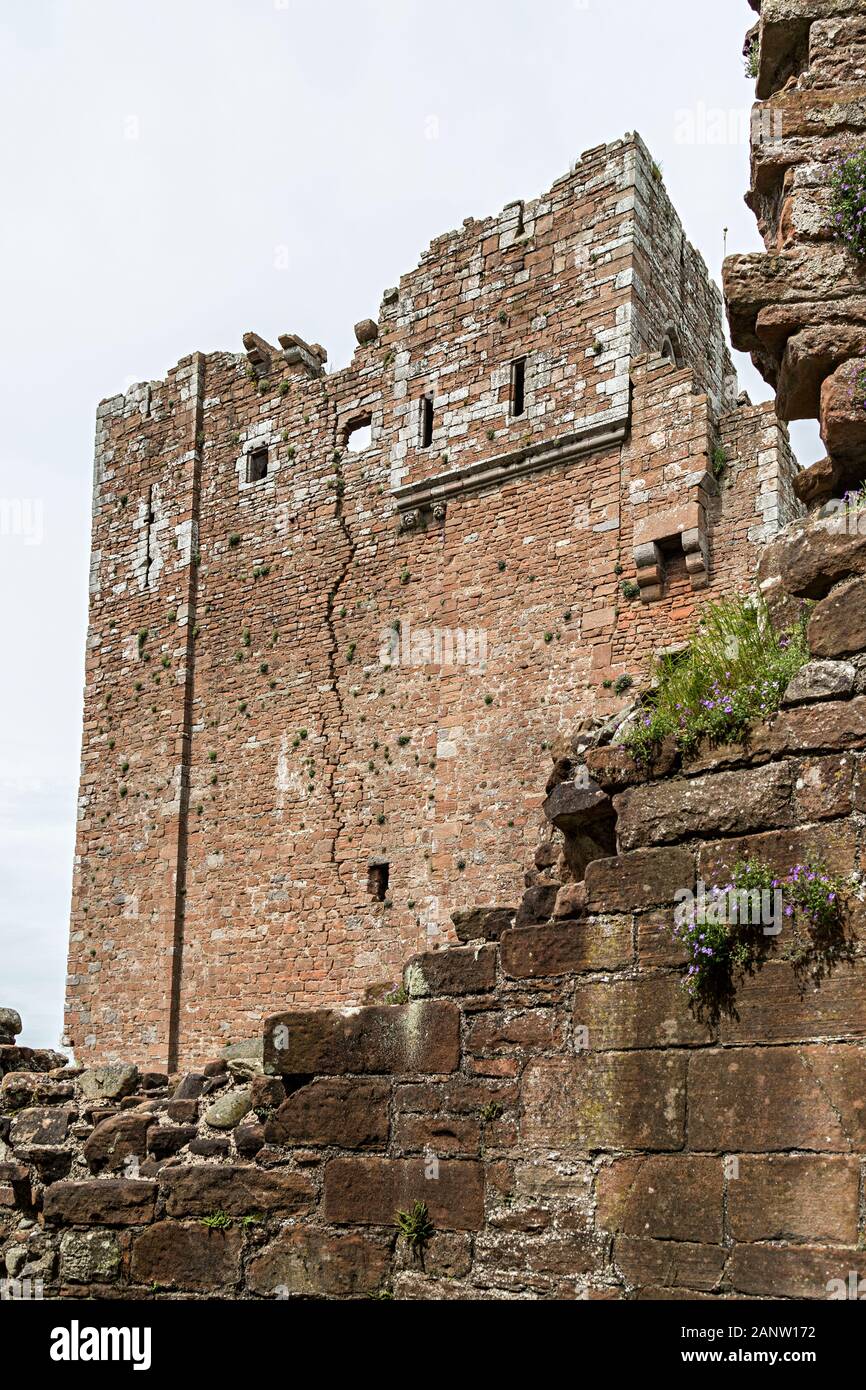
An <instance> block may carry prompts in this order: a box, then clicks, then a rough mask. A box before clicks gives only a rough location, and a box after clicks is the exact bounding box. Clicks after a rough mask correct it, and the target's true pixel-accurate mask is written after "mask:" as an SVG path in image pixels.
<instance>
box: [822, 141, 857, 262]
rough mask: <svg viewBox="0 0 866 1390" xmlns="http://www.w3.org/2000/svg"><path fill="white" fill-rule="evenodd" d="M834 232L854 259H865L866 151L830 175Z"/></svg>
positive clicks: (841, 165)
mask: <svg viewBox="0 0 866 1390" xmlns="http://www.w3.org/2000/svg"><path fill="white" fill-rule="evenodd" d="M830 189H831V194H832V198H831V203H830V216H831V220H832V224H833V230H834V232H835V233H836V236H837V237H838V238H839V240H840V241H842V242H843V243H844V245H845V246H846V247H847V249H848V250H849V251H851V252H853V254H854V255H855V256H863V257H866V150H861V151H860V152H859V154H854V155H850V156H849V157H848V158H847V159H842V160H840V161H839V163H838V164H837V165H836V166H835V168H834V170H833V173H832V174H831V176H830Z"/></svg>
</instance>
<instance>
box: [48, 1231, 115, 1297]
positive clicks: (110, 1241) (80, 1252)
mask: <svg viewBox="0 0 866 1390" xmlns="http://www.w3.org/2000/svg"><path fill="white" fill-rule="evenodd" d="M119 1273H120V1246H119V1244H118V1240H117V1236H115V1235H112V1234H111V1233H110V1232H109V1231H65V1232H64V1233H63V1235H62V1236H61V1238H60V1278H61V1279H63V1280H66V1281H68V1282H69V1283H70V1284H97V1283H103V1282H104V1283H110V1282H112V1281H113V1280H115V1279H116V1278H117V1277H118V1275H119Z"/></svg>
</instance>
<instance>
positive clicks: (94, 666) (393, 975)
mask: <svg viewBox="0 0 866 1390" xmlns="http://www.w3.org/2000/svg"><path fill="white" fill-rule="evenodd" d="M720 314H721V304H720V297H719V294H718V291H717V289H716V288H715V287H714V286H713V285H712V283H711V282H710V281H709V279H708V277H707V274H706V268H705V267H704V266H703V263H702V262H701V260H700V257H699V256H698V254H697V253H696V252H695V251H694V249H693V248H692V247H691V246H690V245H689V243H688V241H687V240H686V238H685V236H684V234H683V230H682V227H681V226H680V223H679V220H678V219H677V217H676V214H675V213H674V211H673V209H672V207H671V205H670V202H669V200H668V198H667V194H666V192H665V190H664V186H663V183H662V181H661V178H660V175H659V170H658V168H657V167H656V166H654V165H653V162H652V159H651V158H650V155H649V153H648V151H647V150H646V148H645V146H644V145H643V143H642V142H641V141H640V139H639V138H638V137H628V138H627V139H625V140H621V141H617V142H615V143H614V144H612V145H609V146H603V147H599V148H598V149H595V150H592V151H588V152H587V153H586V154H585V155H584V156H583V157H582V158H581V160H579V161H578V163H577V164H576V165H575V168H574V169H573V170H572V171H571V173H570V174H569V175H567V176H566V177H564V178H563V179H560V180H559V181H558V182H557V183H556V184H555V185H554V187H553V188H552V189H551V190H550V191H549V192H548V193H547V194H545V195H544V196H543V197H542V198H540V199H538V200H536V201H535V202H534V203H531V204H527V205H526V206H525V207H523V206H522V205H520V204H512V205H510V206H509V207H508V208H506V209H505V210H504V212H503V213H502V214H501V215H499V216H498V217H493V218H488V219H486V220H484V221H473V220H470V221H469V222H468V223H467V224H466V225H465V226H464V227H463V228H462V229H460V230H459V231H458V232H455V233H452V234H449V235H448V236H446V237H442V238H438V239H437V240H436V241H435V242H434V243H433V245H432V246H431V248H430V250H429V252H428V253H427V254H426V255H425V256H424V258H423V259H422V262H421V264H420V266H419V267H418V268H417V269H416V270H414V271H413V272H411V273H410V274H409V275H407V276H405V277H403V279H402V280H401V282H400V285H399V286H398V287H396V288H395V289H394V290H393V291H388V292H386V294H385V297H384V300H383V304H382V306H381V310H380V313H379V317H378V320H377V322H373V321H365V322H364V323H362V324H359V325H358V338H359V346H358V350H357V352H356V354H355V357H354V359H353V361H352V363H351V365H350V366H349V367H348V368H346V369H345V370H343V371H340V372H335V373H333V374H331V375H325V373H324V358H325V354H324V350H323V349H321V348H320V347H319V346H318V345H316V344H313V345H310V344H307V343H304V342H303V341H302V340H301V339H299V338H297V337H295V336H292V335H283V337H282V338H281V339H280V347H276V346H272V345H271V344H269V343H267V342H265V341H264V340H263V339H262V338H260V337H258V336H257V335H256V334H247V335H246V337H245V347H246V351H245V353H242V354H230V353H211V354H207V355H204V354H195V355H193V356H192V357H190V358H188V359H185V360H184V361H183V362H182V363H180V364H179V366H178V367H177V368H176V369H174V370H173V371H172V372H170V373H169V375H168V378H167V380H166V381H164V382H152V383H147V384H144V385H142V386H140V387H136V388H133V389H132V390H131V391H130V392H128V393H127V395H126V396H122V397H116V398H114V399H112V400H109V401H106V402H104V403H103V405H102V406H101V407H100V410H99V414H98V426H97V450H96V471H95V482H94V515H93V565H92V592H91V610H90V627H89V634H88V653H87V669H86V691H85V716H84V739H83V752H82V775H81V792H80V802H79V825H78V839H77V851H76V869H75V882H74V897H73V910H72V928H71V940H70V954H69V982H68V992H67V1042H68V1044H69V1045H70V1046H72V1047H73V1048H74V1050H75V1053H76V1056H77V1057H78V1058H79V1059H80V1060H82V1061H83V1062H85V1063H87V1062H91V1061H101V1060H110V1059H132V1060H135V1061H137V1062H140V1063H142V1064H143V1065H147V1066H152V1067H155V1068H165V1067H166V1066H171V1067H172V1068H174V1067H176V1066H177V1065H179V1063H180V1062H181V1061H183V1062H187V1063H190V1064H191V1063H198V1062H202V1061H204V1060H206V1059H207V1058H208V1057H210V1056H212V1055H213V1054H214V1052H216V1051H218V1050H219V1048H220V1046H222V1045H223V1044H225V1043H227V1042H230V1041H232V1040H236V1039H238V1038H244V1037H249V1036H251V1035H252V1034H253V1033H255V1032H256V1031H257V1030H258V1029H260V1027H261V1022H262V1019H263V1018H264V1017H265V1016H266V1014H267V1013H269V1012H273V1011H275V1010H277V1009H278V1008H281V1007H283V1006H284V1005H285V1004H286V1003H291V1004H295V1005H298V1006H302V1005H305V1004H308V1005H310V1006H313V1005H315V1004H322V1003H327V1004H331V1003H342V1004H347V1003H360V1002H362V1001H363V1000H364V997H365V991H366V990H367V989H368V988H369V987H371V986H377V985H382V984H386V983H390V984H391V985H394V984H396V983H397V982H398V981H399V976H400V970H401V967H402V962H403V961H404V959H405V958H406V956H407V955H408V954H411V953H412V952H413V951H417V950H420V949H422V948H424V947H427V946H431V945H436V944H438V943H440V942H442V941H445V940H448V939H451V940H453V939H454V937H453V929H452V926H451V922H450V915H449V914H450V911H451V910H452V909H453V908H455V907H457V908H459V907H461V906H469V905H471V904H472V903H474V902H477V901H479V900H482V899H485V898H486V899H490V898H498V897H502V896H504V899H505V900H506V901H509V900H513V898H514V895H515V893H516V891H517V889H518V887H519V884H520V877H521V874H522V871H523V866H524V864H525V861H526V858H527V855H528V854H529V853H531V851H532V849H533V847H534V844H535V842H536V840H537V838H538V834H539V831H540V828H541V816H540V811H539V802H540V795H539V787H538V767H539V765H540V763H541V762H542V761H543V759H544V756H545V745H548V744H551V743H554V742H556V741H557V740H558V739H560V738H566V739H567V738H568V737H569V736H570V734H571V732H572V731H573V729H574V728H575V727H576V726H578V725H579V724H581V722H588V721H592V720H595V719H604V718H606V717H608V716H609V715H611V714H613V713H615V712H616V711H617V710H619V709H620V708H622V707H623V705H624V703H625V702H626V699H627V698H629V697H624V695H623V694H622V686H623V685H627V684H628V683H629V682H634V681H636V680H637V679H638V677H639V676H640V674H641V672H642V671H644V670H645V668H646V666H647V664H648V662H649V660H650V658H651V656H652V654H653V652H654V651H656V650H657V649H658V648H660V647H665V646H670V645H673V644H675V643H677V642H681V641H682V640H683V639H684V638H685V637H686V636H687V634H688V632H689V630H690V628H691V626H692V624H693V621H694V618H695V615H696V612H697V611H698V608H699V606H700V604H701V602H703V601H704V599H705V598H707V597H718V596H720V595H721V594H723V593H727V592H730V591H732V590H736V589H744V588H748V587H749V585H750V584H751V582H752V578H753V573H754V567H755V563H756V559H757V550H756V546H757V544H758V543H759V542H760V541H762V540H764V539H766V538H767V537H769V536H772V535H773V534H775V532H776V531H777V530H778V529H779V527H780V526H782V525H783V524H784V523H785V522H786V521H787V520H788V519H789V518H790V517H791V516H792V515H794V514H796V511H797V510H798V507H799V504H798V503H797V502H796V499H795V498H794V497H793V493H792V481H793V478H794V476H795V474H796V471H797V470H796V464H795V463H794V461H793V459H792V457H791V453H790V449H789V446H788V441H787V435H786V432H785V430H784V428H783V427H780V426H779V425H778V423H777V421H776V419H775V416H774V415H773V413H772V409H771V408H770V407H769V406H759V407H753V406H750V405H749V404H748V402H747V401H746V400H745V399H742V400H739V401H738V399H737V394H736V389H735V385H734V384H733V382H734V379H733V376H732V372H731V366H730V361H729V358H728V354H727V351H726V349H725V346H724V341H723V336H722V330H721V321H720ZM662 348H664V349H665V354H666V355H662V353H661V351H660V350H661V349H662ZM518 358H525V369H526V376H525V392H524V406H525V409H524V411H523V413H522V414H521V415H515V414H514V411H513V409H512V401H511V372H512V364H513V363H514V361H515V360H516V359H518ZM424 397H430V399H431V401H432V411H433V416H432V431H431V440H430V444H429V447H422V440H421V438H420V436H419V427H420V420H419V415H418V412H419V409H420V406H421V401H422V399H423V398H424ZM365 420H369V422H370V425H371V429H372V438H371V441H370V443H369V445H368V447H366V448H365V449H364V450H363V451H361V452H354V451H353V449H352V447H351V443H352V439H353V437H354V433H353V432H356V427H357V426H359V425H361V424H362V423H363V422H364V421H365ZM257 450H265V451H266V452H267V462H266V468H267V471H266V473H265V474H264V476H263V477H261V478H260V479H258V480H257V481H256V480H253V479H252V477H251V476H250V470H251V469H252V465H253V461H254V459H255V457H256V451H257ZM623 586H626V587H625V589H624V588H623ZM437 634H439V636H438V637H437V636H436V635H437ZM467 634H468V635H467ZM437 641H438V642H439V648H437V646H436V642H437ZM443 643H444V647H443ZM449 643H450V644H451V648H450V653H449V646H448V644H449ZM461 643H462V646H461ZM617 682H620V690H619V691H618V690H617ZM384 865H387V866H388V884H387V888H386V889H384V890H383V891H382V892H381V893H378V892H375V893H372V894H371V892H370V891H369V885H370V881H371V877H372V879H373V880H374V883H373V886H374V887H375V880H376V877H377V874H378V873H379V871H380V870H382V871H383V866H384ZM371 869H372V870H373V871H374V873H373V874H372V876H371Z"/></svg>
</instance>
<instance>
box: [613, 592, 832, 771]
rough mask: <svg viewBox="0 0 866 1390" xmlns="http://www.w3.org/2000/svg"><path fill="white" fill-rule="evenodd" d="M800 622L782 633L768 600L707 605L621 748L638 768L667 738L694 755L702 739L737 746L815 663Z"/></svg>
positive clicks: (663, 665) (659, 673) (663, 666)
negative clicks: (810, 662) (810, 663)
mask: <svg viewBox="0 0 866 1390" xmlns="http://www.w3.org/2000/svg"><path fill="white" fill-rule="evenodd" d="M805 619H806V613H805V611H804V613H803V616H802V620H801V622H800V623H798V624H797V625H796V626H795V627H794V628H792V629H790V630H789V631H787V632H781V633H780V632H777V631H776V629H775V628H774V627H773V624H772V622H771V621H770V615H769V612H768V611H767V606H766V603H765V602H764V600H763V599H762V598H760V597H758V598H757V599H755V600H752V599H745V598H739V597H738V598H733V599H727V600H725V601H724V602H722V603H708V604H707V605H706V606H705V608H704V610H703V612H702V614H701V620H700V624H699V627H698V630H697V632H696V633H695V635H694V637H693V638H692V640H691V642H690V643H689V645H688V647H687V649H686V650H685V651H684V652H682V653H680V654H679V655H678V656H677V657H675V658H670V657H665V658H664V659H663V660H662V661H661V662H660V664H659V666H658V667H657V670H656V673H655V685H654V688H653V690H652V691H651V692H650V694H649V695H648V696H647V697H646V701H645V706H644V708H642V709H640V710H639V711H638V713H637V715H636V717H635V719H634V720H633V722H632V723H631V724H630V725H629V726H628V728H627V731H626V732H625V734H624V736H623V742H624V744H625V746H626V747H627V748H628V750H629V751H630V752H631V754H632V756H633V757H634V758H635V759H636V760H637V761H638V762H651V761H652V758H653V756H654V754H655V752H656V750H657V749H658V747H659V745H660V744H661V742H662V740H663V739H665V738H673V739H674V741H675V743H676V745H677V748H678V749H679V751H680V752H681V753H683V754H685V755H686V756H688V755H690V754H693V753H694V752H695V751H696V750H697V748H698V745H699V744H700V743H701V741H702V740H703V739H708V740H709V741H710V742H711V743H735V742H738V741H740V740H742V739H743V738H745V736H746V734H747V732H748V729H749V726H750V724H753V723H755V722H756V721H758V720H761V719H767V718H768V717H769V716H770V715H771V714H775V712H776V710H777V709H778V708H779V705H780V703H781V699H782V696H783V694H784V692H785V690H786V688H787V686H788V684H789V683H790V681H791V680H792V679H793V677H794V676H795V675H796V674H797V672H798V671H799V669H800V667H801V666H803V665H804V664H805V662H806V661H808V659H809V650H808V646H807V644H806V638H805Z"/></svg>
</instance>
